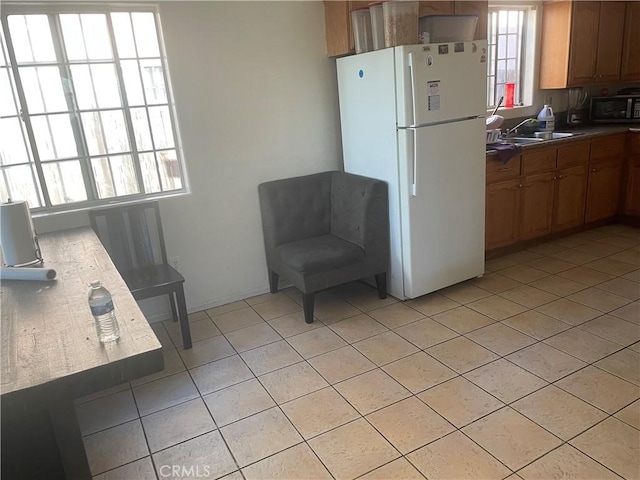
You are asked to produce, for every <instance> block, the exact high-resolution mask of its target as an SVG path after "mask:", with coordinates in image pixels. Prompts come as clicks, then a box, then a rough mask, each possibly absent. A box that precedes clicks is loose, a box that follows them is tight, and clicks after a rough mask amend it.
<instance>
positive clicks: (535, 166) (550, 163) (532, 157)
mask: <svg viewBox="0 0 640 480" xmlns="http://www.w3.org/2000/svg"><path fill="white" fill-rule="evenodd" d="M556 153H557V149H555V148H549V149H546V150H539V151H537V152H532V153H525V154H523V155H522V174H523V175H528V174H530V173H538V172H548V171H550V170H553V169H555V168H556Z"/></svg>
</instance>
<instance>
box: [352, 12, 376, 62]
mask: <svg viewBox="0 0 640 480" xmlns="http://www.w3.org/2000/svg"><path fill="white" fill-rule="evenodd" d="M351 24H352V26H353V41H354V44H355V49H356V53H366V52H371V51H372V50H373V37H372V36H371V14H370V13H369V9H368V8H362V9H359V10H353V11H352V12H351Z"/></svg>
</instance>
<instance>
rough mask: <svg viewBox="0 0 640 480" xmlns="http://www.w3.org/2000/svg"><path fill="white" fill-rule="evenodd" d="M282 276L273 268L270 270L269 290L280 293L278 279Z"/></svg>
mask: <svg viewBox="0 0 640 480" xmlns="http://www.w3.org/2000/svg"><path fill="white" fill-rule="evenodd" d="M279 278H280V276H279V275H278V274H277V273H276V272H274V271H273V270H269V290H271V293H278V280H279Z"/></svg>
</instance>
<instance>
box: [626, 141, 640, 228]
mask: <svg viewBox="0 0 640 480" xmlns="http://www.w3.org/2000/svg"><path fill="white" fill-rule="evenodd" d="M627 152H628V154H627V170H626V174H627V181H626V185H625V187H626V188H625V200H624V205H623V207H624V208H623V212H622V213H624V214H625V215H627V216H631V217H640V132H629V133H628V134H627Z"/></svg>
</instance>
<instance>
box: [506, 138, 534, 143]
mask: <svg viewBox="0 0 640 480" xmlns="http://www.w3.org/2000/svg"><path fill="white" fill-rule="evenodd" d="M540 142H544V138H534V137H509V138H503V139H502V143H540Z"/></svg>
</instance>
